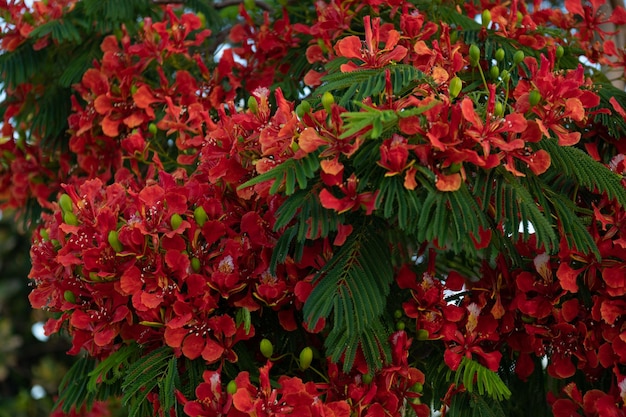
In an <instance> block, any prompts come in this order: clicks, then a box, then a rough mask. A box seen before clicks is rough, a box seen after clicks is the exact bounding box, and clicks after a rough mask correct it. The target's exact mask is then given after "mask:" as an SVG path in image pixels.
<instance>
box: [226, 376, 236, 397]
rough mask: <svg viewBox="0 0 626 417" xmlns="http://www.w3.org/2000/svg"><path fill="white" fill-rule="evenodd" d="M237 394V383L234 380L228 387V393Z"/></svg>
mask: <svg viewBox="0 0 626 417" xmlns="http://www.w3.org/2000/svg"><path fill="white" fill-rule="evenodd" d="M236 392H237V383H236V382H235V381H234V380H232V381H230V382H229V383H228V384H227V385H226V393H228V394H230V395H233V394H234V393H236Z"/></svg>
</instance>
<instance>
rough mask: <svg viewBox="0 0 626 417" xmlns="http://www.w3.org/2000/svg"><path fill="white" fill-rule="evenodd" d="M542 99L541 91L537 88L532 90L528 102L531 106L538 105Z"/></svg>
mask: <svg viewBox="0 0 626 417" xmlns="http://www.w3.org/2000/svg"><path fill="white" fill-rule="evenodd" d="M540 101H541V93H540V92H539V91H537V90H532V91H531V92H530V94H529V95H528V103H529V104H530V105H531V106H533V107H534V106H536V105H537V104H539V102H540Z"/></svg>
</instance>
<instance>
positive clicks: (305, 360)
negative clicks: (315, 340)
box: [300, 346, 313, 371]
mask: <svg viewBox="0 0 626 417" xmlns="http://www.w3.org/2000/svg"><path fill="white" fill-rule="evenodd" d="M312 361H313V349H311V348H310V347H308V346H307V347H305V348H304V349H302V351H301V352H300V369H302V370H303V371H304V370H306V369H308V368H309V366H311V362H312Z"/></svg>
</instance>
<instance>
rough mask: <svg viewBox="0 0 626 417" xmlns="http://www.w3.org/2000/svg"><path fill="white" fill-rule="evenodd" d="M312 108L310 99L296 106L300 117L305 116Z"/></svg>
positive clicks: (297, 114)
mask: <svg viewBox="0 0 626 417" xmlns="http://www.w3.org/2000/svg"><path fill="white" fill-rule="evenodd" d="M310 110H311V104H309V102H308V101H306V100H302V102H301V103H300V104H298V106H297V107H296V116H298V117H299V118H300V119H301V118H303V117H304V115H305V114H307V113H308V112H309V111H310Z"/></svg>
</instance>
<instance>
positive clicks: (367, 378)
mask: <svg viewBox="0 0 626 417" xmlns="http://www.w3.org/2000/svg"><path fill="white" fill-rule="evenodd" d="M361 380H362V381H363V383H364V384H371V383H372V381H373V380H374V376H373V375H372V374H370V373H369V372H368V373H366V374H363V376H362V377H361Z"/></svg>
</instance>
